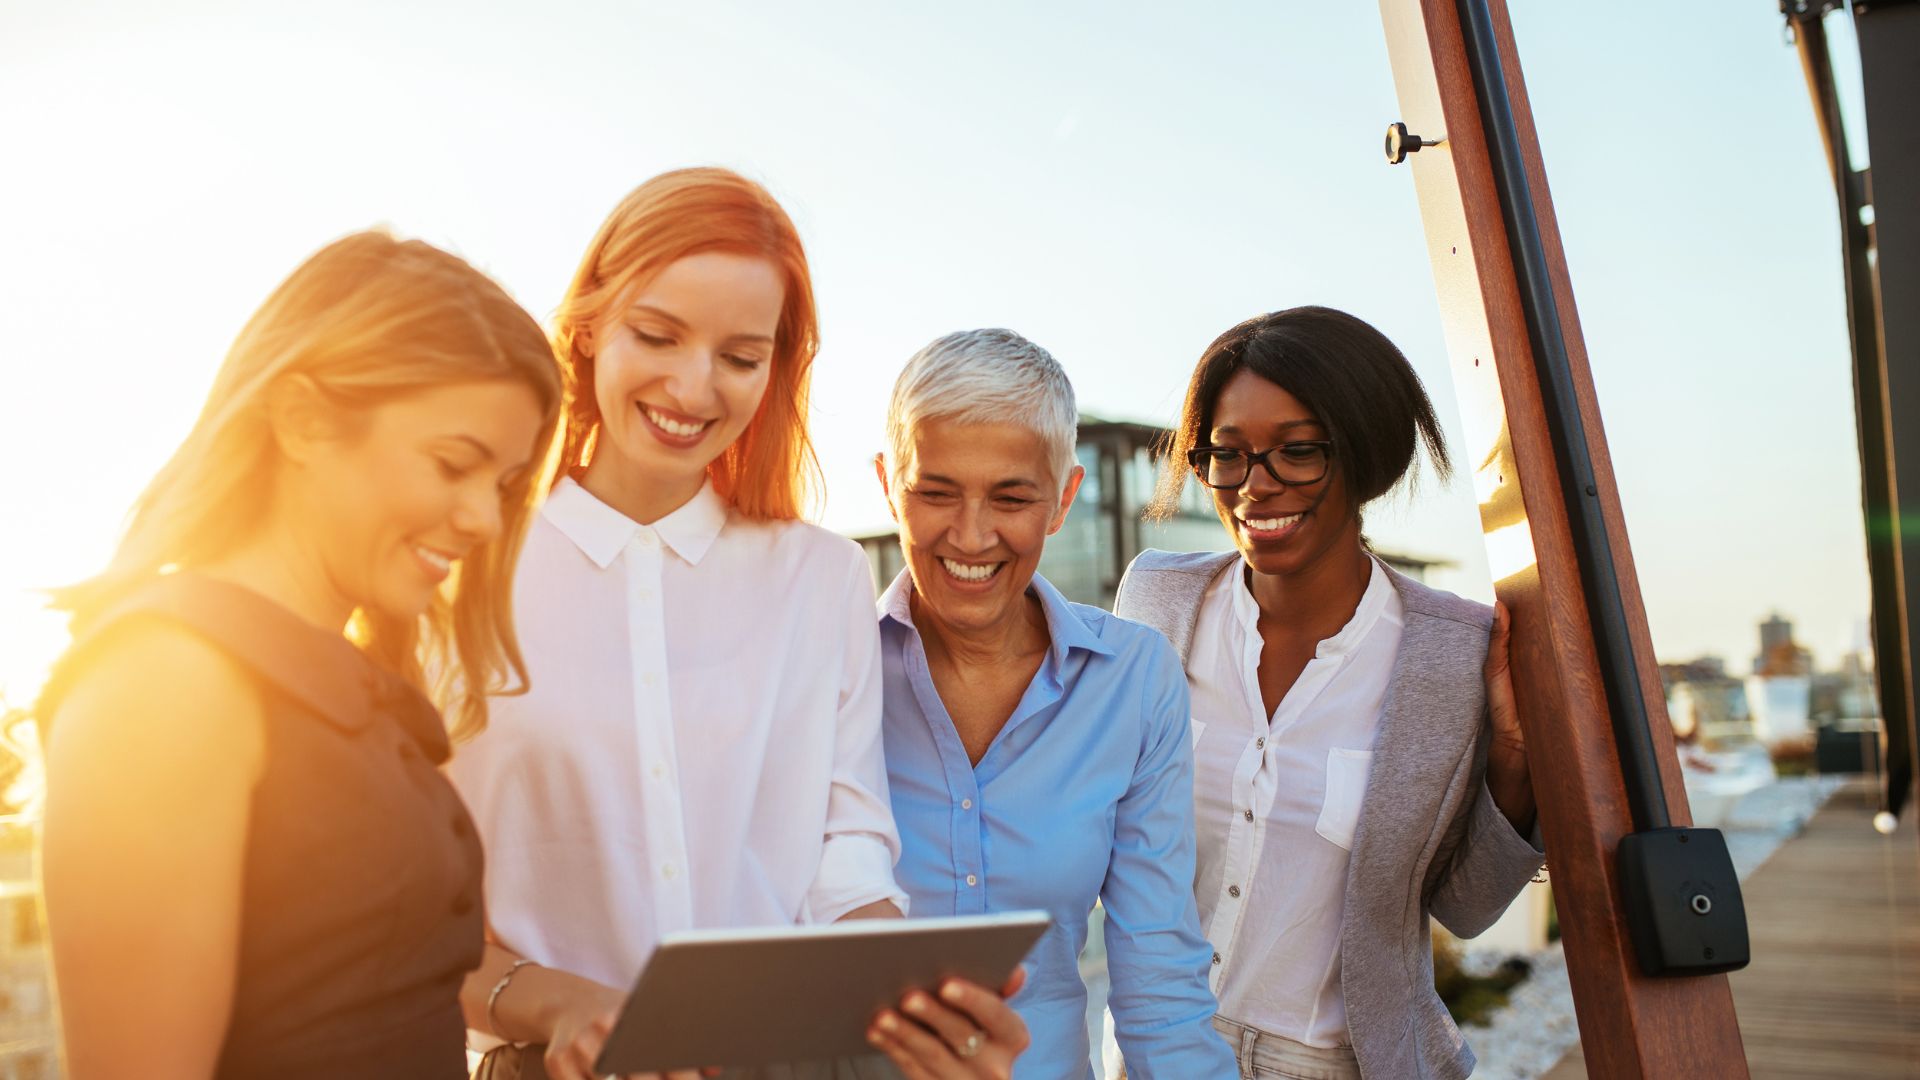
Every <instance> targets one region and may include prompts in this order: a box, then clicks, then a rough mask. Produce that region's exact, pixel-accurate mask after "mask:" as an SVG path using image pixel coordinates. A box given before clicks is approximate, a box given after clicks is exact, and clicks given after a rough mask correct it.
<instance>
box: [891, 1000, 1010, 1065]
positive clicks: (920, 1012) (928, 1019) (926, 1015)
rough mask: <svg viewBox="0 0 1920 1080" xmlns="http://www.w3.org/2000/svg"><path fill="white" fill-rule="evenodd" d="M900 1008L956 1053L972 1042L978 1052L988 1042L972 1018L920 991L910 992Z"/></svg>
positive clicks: (984, 1033) (985, 1035)
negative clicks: (930, 1030)
mask: <svg viewBox="0 0 1920 1080" xmlns="http://www.w3.org/2000/svg"><path fill="white" fill-rule="evenodd" d="M995 1000H998V999H995ZM900 1008H901V1010H902V1011H904V1012H905V1013H906V1014H907V1015H908V1016H911V1017H913V1018H914V1019H915V1020H918V1021H919V1022H920V1023H922V1024H924V1025H926V1026H927V1027H930V1028H932V1029H933V1033H934V1034H935V1035H938V1036H940V1038H941V1039H943V1040H945V1041H946V1044H947V1045H948V1046H950V1047H953V1048H954V1049H955V1050H956V1051H958V1050H960V1049H962V1048H964V1047H965V1046H966V1045H967V1043H968V1041H969V1040H971V1041H972V1043H973V1047H974V1050H975V1051H976V1052H978V1050H979V1048H980V1047H981V1046H982V1045H983V1044H985V1042H986V1041H987V1034H986V1032H984V1031H982V1030H981V1028H980V1026H979V1025H978V1024H976V1023H974V1022H973V1019H972V1018H971V1017H970V1016H968V1015H966V1014H965V1013H961V1012H959V1011H957V1010H955V1009H950V1008H948V1007H947V1006H945V1005H942V1004H941V1003H940V1002H938V1001H935V1000H934V999H933V998H932V997H931V996H929V995H927V994H925V993H923V992H921V991H919V990H914V991H911V992H909V993H908V994H907V996H906V998H905V999H904V1000H902V1001H901V1003H900Z"/></svg>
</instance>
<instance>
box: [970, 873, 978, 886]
mask: <svg viewBox="0 0 1920 1080" xmlns="http://www.w3.org/2000/svg"><path fill="white" fill-rule="evenodd" d="M967 884H968V885H978V884H980V879H979V878H977V877H974V876H973V875H972V874H968V875H967Z"/></svg>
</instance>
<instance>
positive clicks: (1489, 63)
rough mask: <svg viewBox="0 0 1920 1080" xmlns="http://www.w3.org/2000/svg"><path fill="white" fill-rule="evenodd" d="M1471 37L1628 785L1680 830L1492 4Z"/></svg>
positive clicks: (1469, 48)
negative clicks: (1669, 803) (1659, 751)
mask: <svg viewBox="0 0 1920 1080" xmlns="http://www.w3.org/2000/svg"><path fill="white" fill-rule="evenodd" d="M1459 10H1460V23H1461V28H1462V29H1463V30H1464V31H1465V34H1464V37H1465V42H1466V52H1467V66H1468V67H1469V69H1471V71H1472V73H1473V86H1474V90H1475V92H1476V94H1477V96H1478V97H1479V101H1480V119H1481V124H1482V125H1483V126H1484V127H1485V129H1486V135H1487V152H1488V156H1489V157H1490V158H1491V159H1492V163H1493V181H1494V186H1495V187H1496V188H1497V189H1498V191H1499V195H1500V211H1501V216H1502V217H1503V218H1504V220H1505V222H1506V227H1507V244H1508V247H1509V248H1510V249H1511V252H1512V257H1513V267H1514V274H1515V276H1516V277H1517V278H1518V279H1519V284H1520V303H1521V307H1522V309H1523V310H1524V312H1525V315H1526V323H1527V337H1528V339H1529V340H1530V342H1531V343H1532V345H1533V356H1534V364H1535V368H1536V370H1537V371H1538V373H1539V380H1540V394H1541V398H1542V400H1543V403H1544V405H1545V407H1546V411H1547V415H1548V418H1549V421H1550V428H1551V432H1550V433H1551V436H1552V439H1553V454H1554V460H1555V462H1556V464H1557V465H1558V471H1559V474H1560V486H1561V488H1562V490H1563V491H1564V492H1565V493H1566V511H1567V523H1568V525H1569V526H1570V527H1571V530H1572V533H1573V547H1574V559H1575V562H1576V563H1578V565H1579V567H1580V580H1581V583H1582V585H1583V586H1584V591H1585V596H1586V601H1587V615H1588V618H1589V619H1590V620H1591V621H1592V631H1593V642H1594V652H1595V658H1596V660H1597V661H1598V662H1599V667H1600V675H1601V679H1602V682H1603V683H1604V685H1605V688H1606V695H1607V704H1608V714H1609V718H1610V719H1611V721H1612V725H1613V738H1614V743H1615V745H1616V746H1617V747H1618V749H1619V753H1620V773H1621V779H1622V780H1623V781H1624V782H1625V784H1626V793H1627V806H1628V809H1629V812H1630V813H1631V814H1632V816H1633V827H1634V831H1636V832H1645V831H1647V830H1650V829H1664V828H1667V827H1668V826H1669V825H1671V824H1672V818H1671V816H1670V815H1669V812H1668V809H1667V793H1666V789H1665V788H1664V787H1663V786H1662V781H1661V777H1660V763H1659V758H1658V757H1657V755H1656V754H1655V751H1654V744H1653V733H1652V729H1651V727H1650V726H1649V722H1648V719H1647V708H1646V702H1645V700H1643V699H1642V697H1641V688H1640V672H1639V667H1638V665H1637V664H1635V662H1634V658H1633V643H1632V639H1631V638H1630V637H1629V635H1628V630H1627V613H1626V608H1625V606H1624V605H1623V603H1622V602H1621V599H1620V582H1619V578H1618V575H1617V574H1616V573H1615V570H1614V561H1613V547H1612V544H1611V543H1610V542H1609V541H1608V539H1607V523H1606V518H1605V517H1604V516H1603V513H1602V511H1601V508H1600V500H1599V498H1598V495H1599V489H1598V487H1597V486H1596V485H1595V482H1594V471H1593V458H1592V455H1591V454H1590V453H1589V451H1588V448H1587V447H1588V443H1587V435H1586V424H1585V422H1584V421H1583V420H1582V418H1581V416H1580V402H1579V399H1578V397H1577V396H1576V392H1575V390H1574V380H1573V366H1572V363H1571V361H1570V360H1569V359H1568V358H1567V343H1566V340H1565V338H1564V337H1563V336H1562V334H1561V331H1560V325H1561V324H1560V310H1559V305H1558V303H1557V302H1556V301H1555V299H1554V295H1553V280H1552V277H1551V275H1550V274H1549V273H1548V263H1547V255H1546V248H1545V246H1544V244H1543V243H1542V242H1541V238H1540V223H1539V219H1538V218H1537V217H1536V215H1535V213H1534V206H1533V194H1532V192H1531V190H1530V189H1529V188H1528V186H1527V173H1526V162H1525V159H1524V158H1523V157H1522V155H1521V150H1520V133H1519V128H1518V126H1517V125H1516V124H1515V122H1514V118H1513V105H1512V102H1511V101H1510V100H1509V98H1508V95H1507V81H1506V75H1505V72H1504V71H1503V69H1502V68H1501V66H1500V46H1499V42H1498V40H1497V39H1496V37H1495V36H1494V29H1493V15H1492V13H1491V12H1490V11H1489V10H1488V8H1487V4H1486V0H1459Z"/></svg>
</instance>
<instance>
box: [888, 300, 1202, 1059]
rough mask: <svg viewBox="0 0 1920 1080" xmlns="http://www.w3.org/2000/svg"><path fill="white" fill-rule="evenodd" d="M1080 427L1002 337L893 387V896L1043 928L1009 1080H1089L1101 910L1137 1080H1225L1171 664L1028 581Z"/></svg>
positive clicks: (937, 1020) (961, 337)
mask: <svg viewBox="0 0 1920 1080" xmlns="http://www.w3.org/2000/svg"><path fill="white" fill-rule="evenodd" d="M1076 419H1077V416H1076V412H1075V409H1074V400H1073V387H1072V386H1071V385H1070V384H1069V383H1068V381H1067V378H1066V374H1065V373H1064V372H1063V371H1061V369H1060V365H1059V364H1057V363H1056V362H1055V361H1054V359H1053V357H1052V356H1050V355H1048V353H1047V351H1046V350H1045V349H1042V348H1040V347H1039V346H1038V345H1035V344H1034V343H1032V342H1030V341H1028V340H1027V339H1025V338H1023V337H1021V336H1020V335H1019V334H1016V333H1014V332H1012V331H1010V330H972V331H966V332H963V333H956V334H949V335H947V336H946V337H943V338H941V339H939V340H938V341H935V342H933V343H932V344H931V345H928V346H927V347H926V348H924V349H922V350H921V351H920V352H919V353H917V354H915V355H914V357H913V358H912V359H911V360H909V361H908V362H907V366H906V370H905V371H903V372H902V373H901V375H900V378H899V381H898V382H897V383H896V384H895V385H894V390H893V400H892V403H891V407H890V408H889V410H888V415H887V444H888V448H887V451H886V453H884V454H881V455H880V456H879V457H878V458H877V459H876V461H875V468H876V471H877V472H878V474H879V477H880V483H881V485H882V487H883V488H884V489H885V490H886V493H887V502H888V505H889V507H890V508H891V510H892V512H893V516H894V520H895V521H896V522H898V523H899V526H900V545H901V548H902V551H903V552H904V554H905V556H906V564H907V566H906V569H905V570H904V571H902V572H901V574H900V576H899V577H898V578H897V579H896V580H895V581H894V582H893V584H892V585H891V586H890V587H889V588H888V589H887V590H886V593H885V595H883V596H882V597H881V600H880V604H879V609H880V637H881V660H882V669H883V673H884V694H885V704H884V713H883V721H882V723H883V726H884V729H885V737H886V754H887V775H888V782H889V787H890V790H891V793H892V801H893V812H894V817H895V819H896V822H897V823H898V826H899V829H900V834H901V842H902V854H901V858H900V863H899V866H898V867H897V870H896V876H897V878H898V880H899V883H900V885H901V887H902V888H904V889H905V890H906V891H907V893H908V895H909V897H910V898H911V902H912V910H913V912H914V914H915V915H969V914H982V913H986V912H992V911H1005V910H1013V909H1020V908H1042V909H1045V910H1047V911H1049V912H1051V913H1052V915H1053V918H1054V925H1053V926H1052V928H1050V929H1049V930H1048V931H1047V934H1046V936H1044V937H1043V938H1042V939H1041V940H1040V943H1039V944H1038V945H1037V946H1035V948H1034V951H1033V952H1032V954H1030V956H1029V958H1028V967H1029V978H1028V986H1027V988H1026V990H1025V991H1024V992H1023V993H1021V994H1020V995H1019V996H1017V997H1015V998H1014V999H1013V1001H1012V1002H1011V1004H1012V1005H1013V1006H1014V1008H1015V1010H1016V1011H1017V1012H1019V1013H1020V1015H1021V1016H1022V1018H1023V1019H1025V1021H1026V1023H1027V1026H1028V1029H1029V1030H1030V1032H1031V1035H1032V1040H1033V1046H1032V1048H1031V1049H1030V1050H1029V1051H1028V1052H1027V1053H1026V1054H1025V1055H1024V1056H1022V1057H1021V1058H1020V1059H1019V1060H1018V1061H1017V1062H1015V1064H1014V1075H1016V1076H1022V1077H1047V1078H1055V1077H1076V1076H1077V1077H1086V1076H1090V1075H1091V1072H1092V1070H1091V1067H1090V1064H1089V1061H1088V1051H1087V1040H1086V1024H1085V1016H1086V991H1085V988H1084V986H1083V985H1082V984H1081V981H1080V974H1079V968H1078V958H1079V955H1080V951H1081V947H1082V946H1083V945H1084V944H1085V943H1086V942H1085V939H1086V933H1087V916H1088V914H1089V913H1090V912H1091V910H1092V908H1093V905H1094V903H1095V901H1096V900H1098V901H1101V902H1103V903H1104V905H1105V907H1106V945H1107V958H1108V970H1109V972H1110V974H1111V978H1112V985H1113V991H1112V996H1111V998H1110V1006H1111V1009H1112V1012H1113V1016H1114V1022H1115V1029H1116V1030H1115V1034H1116V1037H1117V1039H1118V1042H1119V1044H1120V1047H1121V1049H1122V1052H1123V1053H1124V1054H1125V1055H1126V1058H1127V1065H1128V1073H1129V1075H1130V1076H1132V1077H1134V1078H1135V1080H1152V1078H1154V1077H1178V1078H1182V1080H1190V1078H1196V1077H1197V1078H1211V1077H1228V1076H1232V1075H1234V1073H1235V1068H1234V1062H1233V1056H1232V1054H1231V1053H1230V1051H1229V1049H1228V1047H1227V1045H1226V1043H1225V1041H1224V1040H1222V1039H1221V1038H1220V1037H1219V1035H1217V1034H1216V1033H1215V1032H1214V1031H1213V1028H1212V1016H1213V1012H1214V1008H1215V1004H1214V999H1213V995H1212V993H1211V992H1210V991H1209V990H1208V989H1207V970H1208V967H1209V966H1210V963H1211V957H1212V953H1211V950H1210V948H1209V947H1208V945H1207V943H1206V940H1205V939H1204V938H1203V937H1202V936H1201V934H1200V929H1199V921H1198V914H1197V912H1196V908H1195V904H1194V899H1193V872H1194V839H1193V763H1192V744H1191V737H1190V735H1189V733H1188V723H1187V716H1188V710H1187V684H1186V678H1185V676H1184V675H1183V674H1182V672H1181V670H1180V662H1179V659H1178V657H1176V656H1175V655H1174V653H1173V651H1172V649H1171V648H1170V647H1169V646H1168V645H1167V643H1166V640H1165V639H1164V638H1162V637H1161V636H1160V635H1159V634H1156V633H1154V632H1153V631H1151V630H1148V629H1146V628H1145V627H1142V626H1140V625H1138V624H1135V623H1130V622H1127V621H1126V620H1124V619H1120V618H1117V617H1115V616H1113V615H1110V614H1108V613H1106V612H1104V611H1101V610H1099V609H1098V608H1092V607H1086V606H1084V605H1080V604H1073V603H1069V602H1068V601H1067V599H1066V598H1065V597H1063V596H1062V595H1061V594H1060V592H1059V590H1057V589H1055V588H1054V587H1053V586H1052V585H1051V584H1049V583H1048V582H1047V581H1046V579H1045V578H1043V577H1041V576H1040V575H1039V574H1038V573H1036V572H1035V568H1036V567H1037V565H1038V563H1039V561H1040V555H1041V551H1042V549H1043V548H1044V546H1045V543H1046V538H1047V537H1048V536H1050V535H1052V534H1053V533H1055V532H1057V531H1058V530H1059V529H1060V527H1061V526H1062V525H1063V524H1064V523H1065V521H1066V517H1067V511H1068V509H1069V508H1070V507H1071V506H1072V505H1073V498H1074V495H1075V493H1076V492H1077V491H1078V490H1079V487H1080V481H1081V477H1082V470H1081V468H1080V466H1079V465H1077V464H1076V463H1075V461H1074V456H1073V443H1074V431H1075V424H1076ZM911 1004H912V1003H911V1002H909V1005H911ZM910 1015H911V1014H910ZM917 1018H918V1019H922V1020H923V1022H925V1023H926V1026H928V1027H930V1028H933V1029H934V1030H935V1031H936V1032H938V1033H939V1034H940V1035H942V1036H943V1037H944V1039H945V1041H946V1042H948V1043H949V1044H951V1045H955V1046H963V1047H967V1046H971V1047H976V1048H977V1047H979V1046H980V1045H981V1044H980V1042H979V1038H978V1037H976V1036H979V1037H984V1033H976V1032H971V1031H962V1030H946V1028H947V1027H953V1026H954V1025H955V1023H956V1018H955V1017H953V1016H951V1015H946V1016H931V1015H922V1016H920V1017H917ZM906 1026H907V1027H908V1028H912V1027H913V1025H906Z"/></svg>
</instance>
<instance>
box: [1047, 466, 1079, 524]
mask: <svg viewBox="0 0 1920 1080" xmlns="http://www.w3.org/2000/svg"><path fill="white" fill-rule="evenodd" d="M1086 478H1087V468H1086V466H1084V465H1075V466H1074V467H1073V471H1072V472H1070V473H1068V474H1067V483H1066V486H1065V487H1063V488H1061V489H1060V509H1059V511H1058V512H1057V513H1055V514H1054V516H1053V523H1052V524H1050V525H1048V526H1047V535H1048V536H1052V535H1053V534H1054V533H1057V532H1059V531H1060V529H1061V527H1062V526H1064V525H1065V524H1066V523H1067V511H1069V510H1071V509H1073V497H1074V496H1075V495H1078V494H1080V481H1082V480H1085V479H1086Z"/></svg>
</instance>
